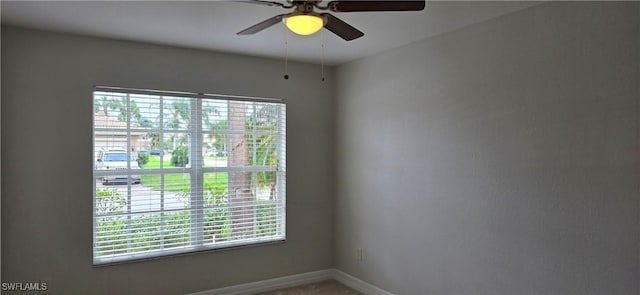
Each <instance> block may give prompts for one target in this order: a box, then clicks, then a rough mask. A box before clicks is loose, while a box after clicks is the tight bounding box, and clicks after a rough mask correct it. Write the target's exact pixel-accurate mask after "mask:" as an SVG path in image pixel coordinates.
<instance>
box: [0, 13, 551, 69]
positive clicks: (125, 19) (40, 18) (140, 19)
mask: <svg viewBox="0 0 640 295" xmlns="http://www.w3.org/2000/svg"><path fill="white" fill-rule="evenodd" d="M324 3H326V1H325V2H324ZM538 3H540V2H526V1H497V2H489V1H472V2H462V1H437V2H434V1H427V6H426V9H425V10H424V11H421V12H349V13H334V15H335V16H337V17H339V18H340V19H342V20H344V21H346V22H348V23H349V24H351V25H352V26H354V27H356V28H358V29H359V30H361V31H362V32H364V33H365V35H364V37H362V38H360V39H356V40H353V41H349V42H347V41H344V40H342V39H341V38H339V37H337V36H335V35H333V34H332V33H331V32H329V31H326V30H323V31H321V32H323V33H322V34H320V33H319V34H316V35H313V36H306V37H303V36H298V35H295V34H293V33H288V35H287V36H288V37H287V38H288V56H289V59H290V60H297V61H305V62H313V63H320V62H322V56H323V52H322V39H323V38H322V36H323V35H324V43H325V46H324V47H325V50H324V62H325V64H329V65H336V64H341V63H344V62H348V61H351V60H354V59H358V58H361V57H365V56H368V55H371V54H374V53H378V52H382V51H385V50H388V49H391V48H395V47H399V46H402V45H405V44H409V43H411V42H415V41H418V40H421V39H424V38H428V37H431V36H435V35H438V34H441V33H444V32H447V31H451V30H455V29H458V28H461V27H463V26H466V25H470V24H473V23H477V22H481V21H484V20H487V19H490V18H494V17H497V16H499V15H503V14H507V13H510V12H514V11H516V10H520V9H523V8H526V7H530V6H533V5H535V4H538ZM0 8H1V20H2V24H8V25H15V26H21V27H29V28H36V29H43V30H49V31H57V32H67V33H75V34H82V35H91V36H99V37H107V38H114V39H122V40H132V41H142V42H149V43H156V44H165V45H174V46H180V47H189V48H198V49H206V50H214V51H223V52H233V53H239V54H248V55H254V56H263V57H273V58H283V56H284V52H285V50H284V36H285V34H284V32H285V30H284V25H283V24H277V25H275V26H273V27H271V28H268V29H266V30H264V31H262V32H260V33H258V34H256V35H249V36H238V35H236V33H237V32H238V31H240V30H243V29H245V28H247V27H249V26H251V25H253V24H256V23H258V22H260V21H263V20H265V19H267V18H269V17H272V16H274V15H277V14H281V13H286V12H287V11H288V10H285V9H283V8H280V7H270V6H263V5H255V4H248V3H240V2H230V1H194V2H192V1H157V2H156V1H137V2H133V1H109V2H93V1H87V2H84V1H68V2H54V1H42V2H40V1H37V2H32V1H1V2H0Z"/></svg>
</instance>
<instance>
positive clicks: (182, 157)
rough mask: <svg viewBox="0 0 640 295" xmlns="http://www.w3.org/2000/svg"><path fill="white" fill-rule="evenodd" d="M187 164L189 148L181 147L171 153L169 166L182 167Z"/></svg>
mask: <svg viewBox="0 0 640 295" xmlns="http://www.w3.org/2000/svg"><path fill="white" fill-rule="evenodd" d="M188 163H189V147H187V146H186V145H181V146H179V147H177V148H176V149H175V150H173V152H172V153H171V165H173V166H174V167H184V166H186V165H187V164H188Z"/></svg>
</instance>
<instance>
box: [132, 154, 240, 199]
mask: <svg viewBox="0 0 640 295" xmlns="http://www.w3.org/2000/svg"><path fill="white" fill-rule="evenodd" d="M163 166H164V167H166V168H169V167H172V166H171V161H169V160H165V161H164V163H163ZM142 168H143V169H158V168H160V157H158V156H151V157H149V162H148V163H147V164H145V165H143V167H142ZM228 179H229V175H228V173H226V172H221V173H205V174H204V187H205V188H210V187H214V186H215V187H217V188H218V189H220V188H221V187H224V188H226V186H227V182H228ZM141 182H142V185H144V186H150V187H151V188H152V189H154V190H160V175H142V176H141ZM190 183H191V181H190V175H189V174H185V173H171V174H165V175H164V185H165V190H166V191H171V192H189V191H190V190H191V188H190Z"/></svg>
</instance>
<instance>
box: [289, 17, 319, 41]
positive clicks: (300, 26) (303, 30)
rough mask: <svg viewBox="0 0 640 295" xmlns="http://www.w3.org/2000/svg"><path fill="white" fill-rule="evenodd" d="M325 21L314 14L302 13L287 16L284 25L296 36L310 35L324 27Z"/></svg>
mask: <svg viewBox="0 0 640 295" xmlns="http://www.w3.org/2000/svg"><path fill="white" fill-rule="evenodd" d="M324 22H325V19H324V17H322V16H319V15H317V14H315V13H302V14H295V15H291V16H288V17H286V18H285V19H284V24H285V25H286V26H287V28H289V30H291V31H292V32H294V33H296V34H298V35H303V36H307V35H312V34H315V33H316V32H318V31H320V29H322V27H324Z"/></svg>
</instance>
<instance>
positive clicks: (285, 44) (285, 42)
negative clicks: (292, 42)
mask: <svg viewBox="0 0 640 295" xmlns="http://www.w3.org/2000/svg"><path fill="white" fill-rule="evenodd" d="M282 28H283V29H284V79H285V80H289V72H288V69H287V62H288V59H289V57H288V54H289V41H288V40H287V27H286V26H282Z"/></svg>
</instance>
